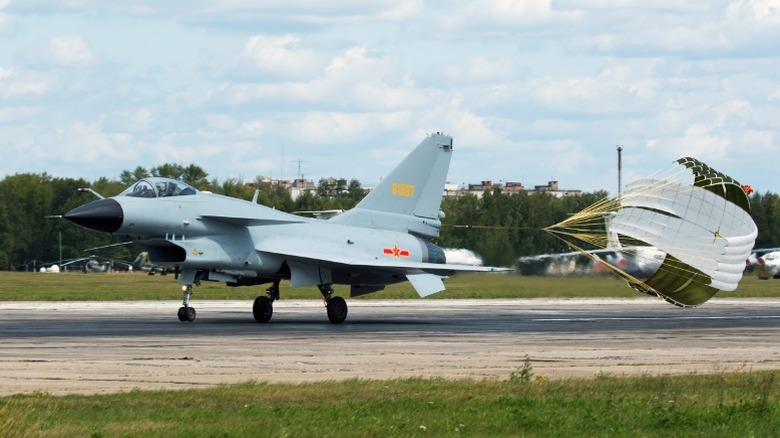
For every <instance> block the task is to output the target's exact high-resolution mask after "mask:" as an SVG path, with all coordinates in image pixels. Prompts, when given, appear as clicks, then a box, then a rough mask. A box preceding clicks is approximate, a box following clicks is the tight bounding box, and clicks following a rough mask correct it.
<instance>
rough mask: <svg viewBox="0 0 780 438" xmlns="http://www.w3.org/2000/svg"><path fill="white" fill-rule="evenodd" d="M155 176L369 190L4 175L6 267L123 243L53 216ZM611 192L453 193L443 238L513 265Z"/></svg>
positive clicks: (270, 198)
mask: <svg viewBox="0 0 780 438" xmlns="http://www.w3.org/2000/svg"><path fill="white" fill-rule="evenodd" d="M149 176H163V177H169V178H176V179H180V180H183V181H185V182H187V183H189V184H191V185H193V186H194V187H197V188H198V189H200V190H209V191H211V192H213V193H218V194H223V195H227V196H232V197H236V198H241V199H247V200H249V199H252V197H253V196H254V193H255V190H256V189H257V190H259V195H258V202H259V203H261V204H263V205H268V206H271V207H274V208H276V209H278V210H281V211H286V212H297V211H312V210H315V211H316V210H331V209H344V210H346V209H349V208H352V207H354V206H355V205H356V204H357V203H358V202H359V201H360V200H361V199H362V198H363V197H364V196H365V194H366V191H365V190H364V188H363V187H362V186H361V184H360V182H359V181H357V180H346V179H335V180H334V179H322V180H320V181H319V185H318V187H317V189H316V190H314V191H309V192H304V193H303V194H302V195H301V196H299V197H298V198H297V199H295V200H293V199H292V198H291V196H290V193H289V192H288V191H287V190H286V189H284V188H283V187H272V186H271V185H269V184H267V183H264V182H263V180H264V179H263V178H261V177H258V178H257V179H256V180H254V181H249V183H247V181H242V180H238V179H227V180H225V181H219V180H217V179H209V178H208V173H206V172H205V171H204V170H203V169H202V168H201V167H199V166H197V165H194V164H190V165H189V166H184V165H181V164H170V163H169V164H164V165H161V166H157V167H153V168H151V169H148V170H147V169H145V168H143V167H137V168H136V169H134V170H126V171H123V172H122V173H121V174H120V176H119V178H118V179H114V180H110V179H107V178H100V179H97V180H95V181H91V182H90V181H87V180H85V179H73V178H58V177H54V176H52V175H49V174H47V173H43V174H32V173H25V174H16V175H10V176H6V177H5V178H3V180H1V181H0V270H33V269H37V268H38V267H40V266H41V265H42V264H44V263H54V262H58V261H60V260H68V259H74V258H80V257H84V256H85V255H89V254H87V253H85V252H84V250H86V249H88V248H95V247H100V246H105V245H109V244H112V243H119V242H122V241H123V240H124V239H123V237H122V236H110V235H107V234H100V233H94V232H91V231H88V230H85V229H82V228H81V227H78V226H76V225H74V224H71V223H69V222H67V221H64V220H61V219H59V220H58V219H56V218H52V217H51V216H53V215H58V214H62V213H65V212H67V211H69V210H71V209H73V208H75V207H77V206H79V205H82V204H84V203H86V202H88V201H91V200H92V199H93V198H94V197H93V195H91V194H88V193H85V192H79V191H78V190H77V189H78V188H81V187H91V188H92V189H94V190H95V191H96V192H98V193H100V194H102V195H103V196H106V197H108V196H114V195H117V194H119V193H121V192H122V191H123V190H124V189H126V188H127V187H128V186H129V185H131V184H132V183H134V182H135V181H137V180H139V179H142V178H146V177H149ZM604 196H606V192H604V191H597V192H593V193H584V194H583V195H581V196H576V197H565V198H556V197H553V196H550V195H546V194H526V193H524V192H521V193H511V194H508V193H503V192H501V190H500V189H498V188H496V189H494V190H493V191H486V192H485V193H484V194H483V196H482V197H481V198H478V197H477V196H474V195H465V196H461V197H456V198H445V199H444V200H443V202H442V211H443V212H444V213H445V218H444V219H443V220H442V225H443V226H442V232H441V237H440V238H439V239H438V241H437V242H436V243H437V244H439V245H440V246H442V247H445V248H466V249H470V250H472V251H475V252H476V253H477V254H479V255H480V256H482V258H483V260H484V261H485V263H486V264H489V265H503V266H510V265H512V264H513V263H514V261H515V260H516V259H517V258H518V257H520V256H524V255H533V254H543V253H550V252H562V251H567V250H568V249H567V248H566V246H565V244H564V243H563V242H561V241H560V240H558V239H556V238H554V237H552V236H550V235H548V234H547V233H545V232H543V231H542V229H543V228H544V227H547V226H549V225H552V224H554V223H557V222H559V221H561V220H563V219H564V218H566V217H567V216H568V215H570V214H572V213H575V212H577V211H580V210H582V209H583V208H585V207H586V206H588V205H590V204H592V203H593V202H595V201H597V200H598V199H601V198H603V197H604ZM751 206H752V211H751V214H752V216H753V219H754V220H755V221H756V224H757V225H758V229H759V235H758V239H757V241H756V247H757V248H769V247H780V197H778V195H777V194H774V193H765V194H761V193H754V194H753V195H752V196H751ZM141 251H143V247H142V246H141V245H139V244H131V245H126V246H119V247H114V248H108V249H105V250H102V251H101V252H99V255H101V256H103V257H107V258H115V259H122V260H133V259H134V258H135V257H136V255H137V254H138V253H140V252H141Z"/></svg>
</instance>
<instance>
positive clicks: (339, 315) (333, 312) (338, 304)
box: [317, 284, 348, 324]
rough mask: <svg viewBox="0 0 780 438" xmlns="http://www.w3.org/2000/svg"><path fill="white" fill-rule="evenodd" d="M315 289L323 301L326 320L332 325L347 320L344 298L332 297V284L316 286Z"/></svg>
mask: <svg viewBox="0 0 780 438" xmlns="http://www.w3.org/2000/svg"><path fill="white" fill-rule="evenodd" d="M317 287H318V288H319V289H320V293H322V297H323V298H324V299H325V308H326V309H327V311H328V320H330V322H332V323H333V324H341V323H342V322H344V320H345V319H347V311H348V308H347V302H346V301H345V300H344V298H341V297H334V296H333V285H332V284H318V285H317Z"/></svg>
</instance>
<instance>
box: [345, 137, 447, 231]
mask: <svg viewBox="0 0 780 438" xmlns="http://www.w3.org/2000/svg"><path fill="white" fill-rule="evenodd" d="M451 157H452V137H450V136H447V135H443V134H438V133H437V134H432V135H430V136H429V137H427V138H425V139H424V140H423V141H422V142H421V143H420V144H419V145H418V146H417V147H416V148H415V149H414V150H413V151H412V152H411V153H410V154H409V155H407V156H406V158H404V160H403V161H401V163H400V164H399V165H398V166H397V167H396V168H395V169H393V171H392V172H390V174H389V175H387V177H386V178H385V179H384V180H382V182H380V183H379V185H377V186H376V188H375V189H374V190H372V191H371V192H370V193H369V194H368V195H367V196H366V197H365V198H363V200H362V201H360V203H359V204H358V205H357V206H356V207H355V208H353V209H352V210H350V211H347V212H345V213H344V214H341V215H339V216H336V217H334V218H333V219H331V221H333V222H337V223H343V224H350V225H358V226H364V227H370V228H380V229H386V230H394V231H407V232H410V233H414V234H421V235H424V236H429V237H438V235H439V228H440V227H441V222H440V220H439V219H440V217H439V216H440V213H439V211H440V210H439V209H440V208H441V198H442V195H443V193H444V183H445V181H446V179H447V171H448V170H449V166H450V158H451Z"/></svg>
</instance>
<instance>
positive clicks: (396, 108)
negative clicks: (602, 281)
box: [0, 0, 780, 194]
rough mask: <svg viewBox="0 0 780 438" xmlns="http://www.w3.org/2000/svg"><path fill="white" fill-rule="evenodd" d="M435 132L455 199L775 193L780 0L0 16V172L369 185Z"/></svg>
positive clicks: (242, 7)
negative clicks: (511, 193)
mask: <svg viewBox="0 0 780 438" xmlns="http://www.w3.org/2000/svg"><path fill="white" fill-rule="evenodd" d="M432 132H444V133H447V134H449V135H452V136H453V137H454V151H453V152H454V154H453V158H452V163H451V166H450V173H449V176H448V180H449V181H451V182H454V183H457V184H463V183H469V182H474V183H476V182H479V181H481V180H483V179H489V180H492V181H494V182H499V181H517V182H521V183H523V184H524V185H526V186H530V187H532V186H534V185H541V184H546V183H547V181H549V180H557V181H559V182H560V187H561V188H563V189H580V190H585V191H594V190H602V189H603V190H608V191H609V192H610V193H613V194H614V193H615V192H616V191H617V152H616V147H617V145H621V146H622V147H623V149H624V150H623V181H624V182H628V181H631V180H632V179H637V178H640V177H643V176H646V175H649V174H652V173H653V172H655V171H657V170H660V169H667V168H669V166H670V163H672V162H673V161H674V160H675V159H677V158H680V157H683V156H693V157H695V158H698V159H700V160H702V161H704V162H706V163H707V164H709V165H711V166H712V167H714V168H716V169H717V170H720V171H722V172H724V173H726V174H729V175H731V176H732V177H734V178H736V179H737V180H739V181H740V182H742V183H745V184H750V185H751V186H752V187H754V188H755V189H756V190H758V191H760V192H762V193H763V192H767V191H770V192H774V193H778V192H780V178H778V176H777V174H778V170H780V164H778V162H779V161H780V160H779V159H780V0H731V1H725V0H724V1H721V0H691V1H688V0H674V1H663V0H635V1H634V0H577V1H575V0H560V1H552V0H516V1H510V0H484V1H483V0H452V1H425V0H373V1H364V0H331V1H329V2H323V1H318V0H285V1H280V0H264V1H241V0H220V1H205V0H190V1H183V0H162V1H158V0H135V1H110V0H60V1H57V0H24V1H16V0H0V151H2V152H1V153H0V177H3V176H8V175H13V174H16V173H28V172H33V173H42V172H47V173H49V174H51V175H53V176H57V177H73V178H81V177H83V178H86V179H89V180H94V179H97V178H100V177H107V178H110V179H114V178H118V176H119V174H120V173H121V172H122V171H123V170H132V169H135V168H136V167H137V166H143V167H145V168H147V169H149V168H151V167H154V166H157V165H160V164H164V163H180V164H184V165H188V164H190V163H194V164H197V165H199V166H201V167H202V168H203V169H204V170H206V172H208V173H209V177H210V178H217V179H219V180H220V181H224V180H226V179H228V178H236V179H240V180H246V181H248V180H253V179H254V178H256V177H257V176H259V175H263V176H268V177H272V178H279V176H280V175H281V176H283V177H284V178H287V179H290V178H295V177H298V176H300V174H303V176H304V177H305V178H308V179H314V180H315V181H316V180H318V179H319V178H323V177H330V176H333V177H342V178H347V179H358V180H360V181H361V182H362V183H363V184H364V185H373V184H376V182H377V181H379V180H380V179H381V178H382V177H383V176H384V175H386V174H387V173H389V171H390V170H391V169H392V168H393V167H394V166H395V165H396V164H397V163H398V162H399V161H400V160H401V159H402V158H403V157H404V156H405V155H406V154H407V153H408V152H409V151H410V150H411V149H413V148H414V147H415V146H416V145H417V144H419V143H420V141H422V139H423V138H425V136H426V135H428V134H430V133H432ZM299 168H300V174H299Z"/></svg>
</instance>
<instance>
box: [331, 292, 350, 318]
mask: <svg viewBox="0 0 780 438" xmlns="http://www.w3.org/2000/svg"><path fill="white" fill-rule="evenodd" d="M327 309H328V320H330V322H332V323H333V324H341V323H342V322H344V320H346V319H347V312H348V310H349V309H348V308H347V302H346V301H345V300H344V298H341V297H333V298H331V299H330V301H328V306H327Z"/></svg>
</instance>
